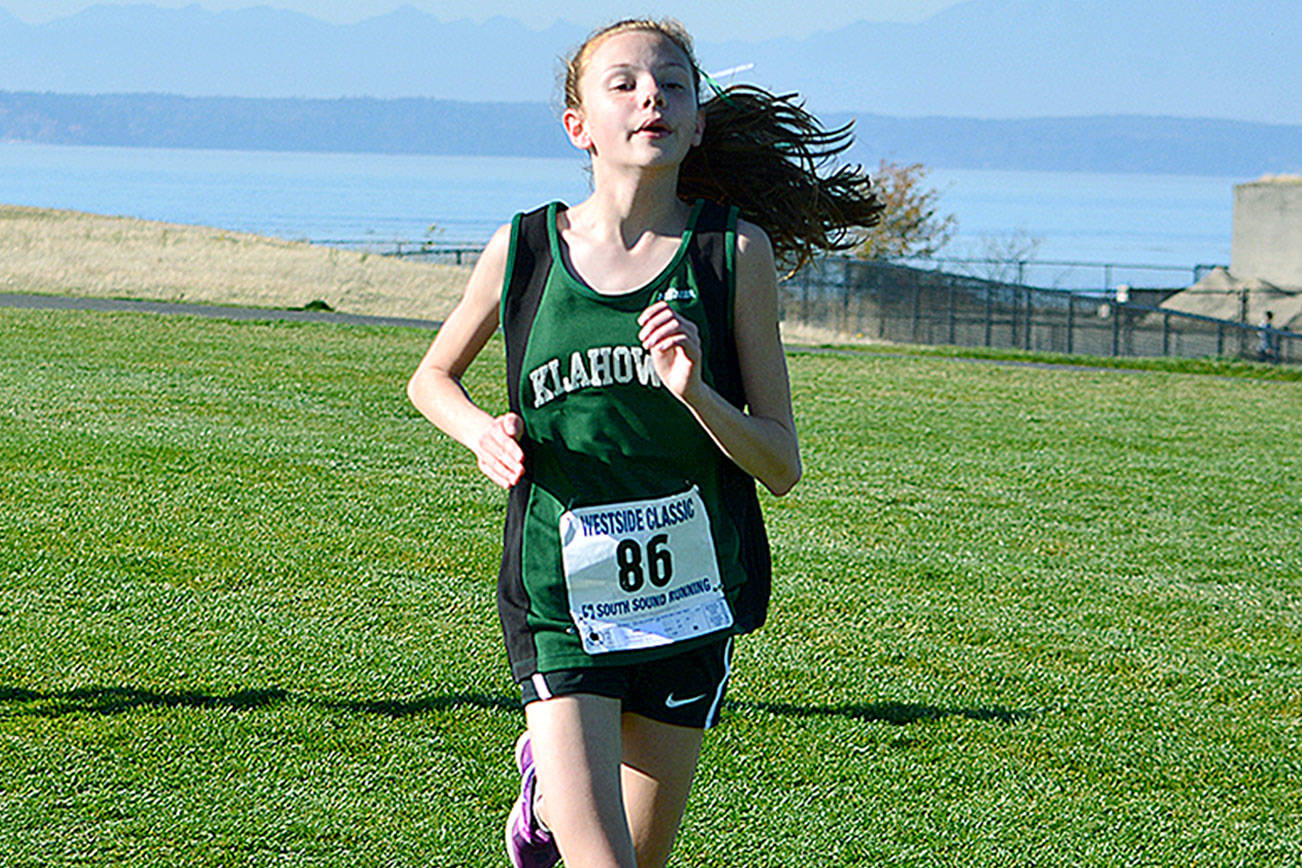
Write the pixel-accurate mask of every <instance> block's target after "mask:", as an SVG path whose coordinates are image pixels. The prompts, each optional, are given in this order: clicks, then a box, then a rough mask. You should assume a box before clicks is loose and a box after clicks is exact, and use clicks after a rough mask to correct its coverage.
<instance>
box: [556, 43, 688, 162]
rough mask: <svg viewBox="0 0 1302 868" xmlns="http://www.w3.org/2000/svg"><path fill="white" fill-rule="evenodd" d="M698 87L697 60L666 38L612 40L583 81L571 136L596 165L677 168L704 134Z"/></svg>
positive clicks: (571, 112)
mask: <svg viewBox="0 0 1302 868" xmlns="http://www.w3.org/2000/svg"><path fill="white" fill-rule="evenodd" d="M695 84H696V74H695V70H693V69H692V65H691V61H690V60H688V58H687V56H686V55H685V54H684V53H683V51H682V50H681V49H680V48H679V47H678V46H677V45H675V44H674V43H673V42H672V41H671V40H669V39H667V38H666V37H664V36H662V35H661V34H659V33H656V32H654V31H649V30H630V31H626V32H624V33H618V34H615V35H614V36H609V37H607V38H605V39H604V40H602V41H601V42H600V43H599V44H598V45H597V47H596V48H595V49H594V50H593V51H592V52H591V53H590V54H589V56H588V58H587V64H586V65H585V67H584V69H583V75H582V77H581V78H580V79H579V94H580V96H581V98H582V105H581V106H580V107H579V108H571V109H566V110H565V114H564V115H563V121H564V123H565V131H566V133H568V134H569V137H570V141H571V142H573V143H574V145H575V147H578V148H582V149H583V150H585V151H588V152H589V153H590V154H592V157H593V159H594V160H605V161H611V162H613V163H617V164H621V165H630V166H641V167H646V168H652V167H663V166H677V165H678V164H679V163H681V162H682V161H683V158H685V157H686V156H687V151H688V149H690V148H691V147H692V146H693V145H698V144H700V142H701V134H702V133H703V132H704V131H705V118H704V115H703V113H702V112H701V111H700V110H699V109H698V108H697V104H696V89H695Z"/></svg>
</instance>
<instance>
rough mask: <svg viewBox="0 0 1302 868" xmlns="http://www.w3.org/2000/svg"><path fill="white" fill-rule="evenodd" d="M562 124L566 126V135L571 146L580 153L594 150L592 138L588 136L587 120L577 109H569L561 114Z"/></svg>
mask: <svg viewBox="0 0 1302 868" xmlns="http://www.w3.org/2000/svg"><path fill="white" fill-rule="evenodd" d="M561 123H562V124H563V125H564V126H565V135H566V136H568V137H569V139H570V144H572V145H574V147H576V148H578V149H579V150H580V151H588V150H591V149H592V136H590V135H588V125H587V118H585V117H584V116H583V112H582V111H580V110H579V109H576V108H567V109H566V110H565V111H564V112H562V113H561Z"/></svg>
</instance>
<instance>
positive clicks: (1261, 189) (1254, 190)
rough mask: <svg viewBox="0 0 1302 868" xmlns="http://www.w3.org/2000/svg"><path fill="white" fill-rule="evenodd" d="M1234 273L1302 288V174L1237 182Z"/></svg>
mask: <svg viewBox="0 0 1302 868" xmlns="http://www.w3.org/2000/svg"><path fill="white" fill-rule="evenodd" d="M1230 273H1231V274H1233V275H1234V276H1235V277H1237V278H1238V279H1239V280H1251V279H1253V278H1259V279H1261V280H1268V281H1270V282H1271V283H1273V284H1275V285H1276V286H1278V287H1281V288H1284V289H1302V176H1298V175H1291V176H1285V177H1281V178H1278V179H1263V180H1261V181H1253V182H1251V183H1248V184H1236V185H1235V187H1234V235H1233V237H1232V238H1231V240H1230Z"/></svg>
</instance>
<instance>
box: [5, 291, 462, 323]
mask: <svg viewBox="0 0 1302 868" xmlns="http://www.w3.org/2000/svg"><path fill="white" fill-rule="evenodd" d="M0 307H22V308H29V309H31V308H35V309H41V310H98V311H131V312H135V313H163V314H184V315H186V316H206V317H211V318H214V319H237V320H290V321H296V322H330V323H345V324H348V325H372V326H412V327H415V328H425V329H436V328H438V327H439V326H440V325H442V323H439V322H436V321H434V320H427V319H408V318H405V317H396V316H362V315H360V314H353V313H332V312H329V311H318V310H273V309H268V308H256V307H225V306H218V305H212V304H186V303H183V302H173V301H134V300H131V299H125V298H78V297H74V296H67V295H28V294H20V293H0Z"/></svg>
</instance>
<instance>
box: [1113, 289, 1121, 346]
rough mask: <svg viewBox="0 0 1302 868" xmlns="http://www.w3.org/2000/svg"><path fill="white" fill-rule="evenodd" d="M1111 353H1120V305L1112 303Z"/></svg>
mask: <svg viewBox="0 0 1302 868" xmlns="http://www.w3.org/2000/svg"><path fill="white" fill-rule="evenodd" d="M1112 355H1113V357H1116V356H1119V355H1121V305H1119V304H1117V303H1116V302H1113V303H1112Z"/></svg>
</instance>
